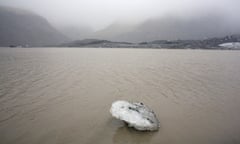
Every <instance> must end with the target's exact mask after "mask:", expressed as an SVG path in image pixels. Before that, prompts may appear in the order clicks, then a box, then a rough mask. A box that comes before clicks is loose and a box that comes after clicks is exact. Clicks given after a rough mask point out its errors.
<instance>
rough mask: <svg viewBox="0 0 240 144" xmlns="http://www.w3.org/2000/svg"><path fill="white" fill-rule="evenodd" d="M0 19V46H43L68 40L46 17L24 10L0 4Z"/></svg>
mask: <svg viewBox="0 0 240 144" xmlns="http://www.w3.org/2000/svg"><path fill="white" fill-rule="evenodd" d="M0 19H1V21H0V46H9V45H29V46H44V45H54V44H59V43H62V42H65V41H67V40H68V38H67V37H66V36H64V35H63V34H61V33H60V32H58V31H57V30H56V29H55V28H54V27H52V26H51V25H50V24H49V22H48V21H47V20H46V19H44V18H43V17H41V16H39V15H37V14H34V13H32V12H29V11H26V10H22V9H17V8H9V7H2V6H0Z"/></svg>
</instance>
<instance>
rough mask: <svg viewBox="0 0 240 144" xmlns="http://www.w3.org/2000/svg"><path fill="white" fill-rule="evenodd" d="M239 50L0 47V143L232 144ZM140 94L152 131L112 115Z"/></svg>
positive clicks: (239, 100) (237, 128)
mask: <svg viewBox="0 0 240 144" xmlns="http://www.w3.org/2000/svg"><path fill="white" fill-rule="evenodd" d="M239 75H240V51H217V50H216V51H211V50H154V49H149V50H148V49H68V48H65V49H64V48H63V49H54V48H49V49H48V48H44V49H41V48H34V49H0V143H1V144H2V143H3V144H38V143H41V144H52V143H57V144H66V143H69V144H79V143H81V144H95V143H98V144H111V143H116V144H120V143H149V144H151V143H171V144H179V143H183V144H186V143H194V144H203V143H204V144H225V143H231V144H232V143H240V137H239V135H240V123H239V121H240V114H239V109H240V97H239V93H240V89H239V86H240V76H239ZM115 100H127V101H140V102H143V103H145V104H146V105H148V106H150V107H151V109H153V110H154V112H155V113H156V115H157V116H158V118H159V120H160V123H161V128H160V129H159V131H157V132H153V133H152V132H147V133H142V132H137V131H135V130H133V129H131V128H127V127H126V125H125V124H123V123H122V122H121V121H117V120H116V119H113V118H112V117H111V115H110V112H109V109H110V107H111V104H112V102H113V101H115Z"/></svg>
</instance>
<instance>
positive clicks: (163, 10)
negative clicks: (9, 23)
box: [0, 0, 240, 31]
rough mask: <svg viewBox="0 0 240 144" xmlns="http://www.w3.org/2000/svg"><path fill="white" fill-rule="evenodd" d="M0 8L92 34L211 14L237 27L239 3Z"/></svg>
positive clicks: (184, 0)
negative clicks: (119, 25) (115, 25)
mask: <svg viewBox="0 0 240 144" xmlns="http://www.w3.org/2000/svg"><path fill="white" fill-rule="evenodd" d="M0 5H3V6H11V7H16V8H23V9H27V10H30V11H33V12H35V13H37V14H39V15H41V16H43V17H45V18H47V20H48V21H49V22H50V23H51V24H53V25H54V26H57V27H79V28H81V27H84V28H89V29H92V30H94V31H97V30H101V29H104V28H105V27H107V26H108V25H111V24H112V23H116V22H118V23H123V24H138V23H142V22H144V21H146V20H148V19H155V18H162V17H166V16H168V15H173V16H175V17H178V18H183V19H185V20H187V19H191V18H192V17H201V15H208V14H211V13H214V14H217V15H220V16H222V17H223V19H226V18H227V19H226V20H227V21H228V23H234V24H239V23H240V16H239V15H238V13H240V9H239V6H240V1H239V0H211V1H209V0H168V1H166V0H51V1H49V0H41V1H40V0H1V1H0Z"/></svg>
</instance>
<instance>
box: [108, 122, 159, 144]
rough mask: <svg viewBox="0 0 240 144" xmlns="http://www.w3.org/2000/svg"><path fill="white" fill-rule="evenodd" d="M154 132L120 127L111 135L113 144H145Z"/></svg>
mask: <svg viewBox="0 0 240 144" xmlns="http://www.w3.org/2000/svg"><path fill="white" fill-rule="evenodd" d="M154 133H156V132H139V131H136V130H134V129H132V128H128V127H126V126H125V127H120V128H118V129H117V130H116V132H115V134H114V136H113V143H114V144H123V143H124V144H146V143H150V142H151V138H152V136H153V135H154Z"/></svg>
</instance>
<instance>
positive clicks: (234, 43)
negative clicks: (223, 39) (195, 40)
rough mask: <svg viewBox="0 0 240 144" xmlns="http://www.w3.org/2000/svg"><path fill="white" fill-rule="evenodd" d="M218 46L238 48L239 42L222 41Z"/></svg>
mask: <svg viewBox="0 0 240 144" xmlns="http://www.w3.org/2000/svg"><path fill="white" fill-rule="evenodd" d="M219 46H220V47H225V48H232V49H240V42H229V43H222V44H220V45H219Z"/></svg>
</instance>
